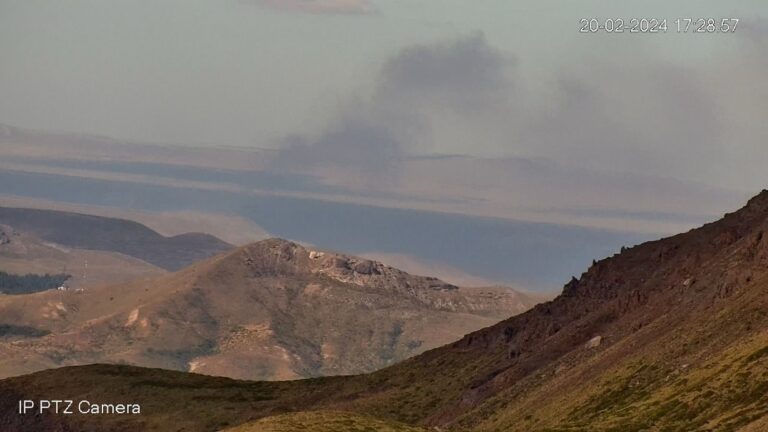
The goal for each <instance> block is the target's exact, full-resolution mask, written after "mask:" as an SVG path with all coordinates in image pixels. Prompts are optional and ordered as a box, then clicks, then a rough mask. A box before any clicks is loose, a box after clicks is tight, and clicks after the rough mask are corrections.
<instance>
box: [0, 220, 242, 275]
mask: <svg viewBox="0 0 768 432" xmlns="http://www.w3.org/2000/svg"><path fill="white" fill-rule="evenodd" d="M0 224H5V225H10V226H11V227H13V228H15V229H17V230H18V231H21V232H24V233H28V234H31V235H34V236H36V237H38V238H40V239H42V240H44V241H46V242H51V243H56V244H58V245H61V246H65V247H68V248H76V249H92V250H99V251H110V252H117V253H121V254H123V255H128V256H131V257H134V258H138V259H140V260H142V261H146V262H148V263H150V264H152V265H155V266H157V267H161V268H163V269H166V270H171V271H174V270H178V269H181V268H182V267H185V266H188V265H190V264H192V263H194V262H196V261H199V260H201V259H205V258H208V257H211V256H213V255H216V254H218V253H220V252H223V251H226V250H229V249H232V245H230V244H228V243H225V242H223V241H221V240H219V239H218V238H216V237H213V236H211V235H208V234H201V233H188V234H181V235H177V236H173V237H164V236H162V235H160V234H158V233H157V232H155V231H153V230H151V229H149V228H147V227H146V226H144V225H142V224H140V223H137V222H133V221H129V220H125V219H115V218H107V217H101V216H92V215H85V214H79V213H70V212H63V211H56V210H40V209H24V208H9V207H0Z"/></svg>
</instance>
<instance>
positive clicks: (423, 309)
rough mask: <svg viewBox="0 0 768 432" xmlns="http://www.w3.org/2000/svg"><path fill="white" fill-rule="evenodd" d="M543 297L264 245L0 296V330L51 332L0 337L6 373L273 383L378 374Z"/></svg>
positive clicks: (293, 247) (269, 242) (0, 370)
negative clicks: (67, 369) (93, 284)
mask: <svg viewBox="0 0 768 432" xmlns="http://www.w3.org/2000/svg"><path fill="white" fill-rule="evenodd" d="M534 301H535V298H533V297H528V296H526V295H524V294H520V293H517V292H515V291H512V290H510V289H506V288H498V287H491V288H459V287H456V286H453V285H450V284H447V283H445V282H442V281H440V280H438V279H435V278H431V277H422V276H413V275H410V274H407V273H405V272H402V271H400V270H397V269H395V268H392V267H389V266H385V265H383V264H381V263H378V262H375V261H370V260H366V259H362V258H356V257H351V256H346V255H342V254H337V253H331V252H322V251H317V250H310V249H307V248H304V247H302V246H299V245H297V244H295V243H291V242H287V241H284V240H278V239H273V240H265V241H262V242H258V243H254V244H252V245H249V246H246V247H242V248H239V249H236V250H234V251H233V252H230V253H225V254H222V255H219V256H217V257H214V258H211V259H209V260H206V261H203V262H201V263H198V264H196V265H193V266H190V267H188V268H186V269H184V270H182V271H180V272H177V273H174V274H169V275H165V276H160V277H157V278H153V279H146V280H140V281H134V282H129V283H126V284H122V285H116V286H104V287H98V288H92V289H89V290H87V291H85V292H44V293H38V294H33V295H25V296H23V297H10V296H9V297H5V298H3V297H0V317H2V318H0V324H3V323H7V324H13V325H16V326H24V327H25V328H30V329H35V330H36V333H35V334H38V335H39V334H41V333H44V334H45V335H44V336H38V337H17V338H13V339H11V340H9V341H7V342H6V343H3V342H2V341H0V353H2V354H3V356H2V360H0V365H2V368H0V373H2V374H3V375H5V376H9V375H12V374H16V373H18V372H19V371H23V372H31V371H34V370H40V369H43V368H50V367H56V366H63V365H76V364H86V363H94V362H110V363H128V364H135V365H141V366H150V367H162V368H168V369H176V370H183V371H192V372H199V373H204V374H210V375H220V376H228V377H234V378H243V379H267V380H273V379H295V378H303V377H313V376H322V375H339V374H351V373H362V372H370V371H373V370H376V369H380V368H382V367H385V366H388V365H390V364H392V363H395V362H397V361H400V360H403V359H405V358H407V357H411V356H413V355H416V354H419V353H421V352H423V351H425V350H427V349H431V348H434V347H437V346H440V345H443V344H446V343H449V342H453V341H456V340H458V339H459V338H461V337H462V336H463V335H465V334H466V333H469V332H471V331H474V330H477V329H479V328H482V327H485V326H488V325H491V324H493V323H495V322H497V321H498V320H499V319H502V318H505V317H508V316H510V315H513V314H516V313H520V312H523V311H525V310H527V309H528V308H530V307H531V306H533V304H534Z"/></svg>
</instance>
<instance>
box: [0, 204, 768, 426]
mask: <svg viewBox="0 0 768 432" xmlns="http://www.w3.org/2000/svg"><path fill="white" fill-rule="evenodd" d="M766 232H768V191H766V192H763V193H761V194H760V195H759V196H757V197H755V198H753V199H752V200H750V202H749V203H748V204H747V206H746V207H744V208H743V209H741V210H739V211H738V212H735V213H732V214H728V215H726V216H725V217H724V218H723V219H722V220H720V221H718V222H715V223H711V224H708V225H705V226H703V227H702V228H699V229H696V230H692V231H690V232H688V233H685V234H680V235H677V236H674V237H670V238H667V239H664V240H659V241H655V242H649V243H645V244H643V245H640V246H637V247H633V248H630V249H627V250H625V251H623V252H622V253H621V254H619V255H617V256H614V257H612V258H608V259H605V260H602V261H600V262H596V263H595V264H594V265H593V266H592V267H591V268H590V269H589V270H588V271H587V272H586V273H584V274H583V275H582V276H581V277H580V278H579V279H573V280H572V281H571V282H570V283H568V284H567V285H566V286H565V289H564V292H563V294H562V295H560V296H559V297H558V298H556V299H555V300H553V301H551V302H548V303H545V304H541V305H538V306H536V307H535V308H533V309H532V310H530V311H528V312H526V313H523V314H521V315H518V316H515V317H512V318H510V319H508V320H505V321H502V322H500V323H498V324H496V325H494V326H492V327H489V328H485V329H483V330H480V331H477V332H474V333H471V334H469V335H467V336H465V337H464V338H463V339H462V340H461V341H458V342H455V343H452V344H450V345H447V346H444V347H441V348H438V349H435V350H431V351H428V352H426V353H424V354H422V355H420V356H417V357H414V358H411V359H408V360H406V361H403V362H401V363H399V364H397V365H394V366H392V367H389V368H386V369H383V370H381V371H378V372H375V373H372V374H369V375H360V376H353V377H337V378H322V379H313V380H306V381H296V382H280V383H274V382H273V383H268V382H262V383H258V382H239V381H230V380H222V379H217V378H211V377H203V376H199V375H195V374H182V373H178V372H169V371H161V370H151V369H140V368H132V367H127V366H100V365H94V366H85V367H81V368H66V369H58V370H50V371H44V372H40V373H37V374H34V375H28V376H23V377H18V378H13V379H8V380H4V381H2V382H0V395H2V399H0V413H1V414H0V425H5V426H6V427H7V428H8V430H20V429H19V428H20V427H22V426H24V427H26V426H30V427H31V426H34V425H38V426H39V425H44V426H45V427H42V426H41V427H42V429H39V430H46V428H48V429H49V430H54V429H51V428H61V427H73V428H75V427H76V428H77V430H103V429H112V430H126V431H128V430H195V431H197V430H199V431H208V430H211V431H212V430H217V429H220V428H222V427H224V426H227V425H233V426H234V425H238V424H245V423H247V422H248V421H253V420H257V419H262V418H263V419H265V420H264V421H265V422H267V421H272V420H275V419H279V418H280V417H273V416H275V415H280V414H282V413H287V412H296V411H307V410H312V411H318V410H319V411H324V412H338V411H347V412H353V413H357V414H361V415H364V416H367V418H370V417H374V418H378V419H381V420H382V421H387V422H391V421H397V422H402V423H407V424H410V425H422V426H430V427H432V426H438V427H439V428H440V429H442V430H475V431H550V432H551V431H640V430H649V431H657V430H658V431H662V430H663V431H681V432H682V431H686V432H687V431H696V430H702V431H703V430H707V431H711V430H715V431H742V432H749V431H762V430H766V428H767V427H768V313H766V311H768V236H766V235H765V233H766ZM53 393H56V394H57V395H60V396H61V397H67V398H74V399H78V398H90V399H92V400H98V401H111V402H117V401H132V402H134V403H140V404H142V407H143V409H144V411H143V413H142V415H141V416H138V417H128V416H122V417H119V416H69V417H61V416H36V417H31V416H19V415H18V414H16V412H15V409H16V403H17V401H18V399H19V398H21V397H25V398H35V397H42V396H45V395H50V394H53ZM270 418H271V420H270ZM55 430H58V429H55ZM308 430H312V429H308ZM316 430H322V429H321V426H318V427H317V429H316Z"/></svg>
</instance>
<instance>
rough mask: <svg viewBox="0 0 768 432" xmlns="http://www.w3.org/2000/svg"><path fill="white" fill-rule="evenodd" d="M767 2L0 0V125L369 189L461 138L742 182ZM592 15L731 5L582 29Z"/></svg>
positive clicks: (747, 178)
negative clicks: (274, 153)
mask: <svg viewBox="0 0 768 432" xmlns="http://www.w3.org/2000/svg"><path fill="white" fill-rule="evenodd" d="M671 3H674V4H671ZM766 16H768V3H766V2H764V1H760V0H754V1H734V2H722V1H719V0H711V1H702V0H689V1H677V2H667V1H657V0H653V1H644V2H616V1H608V0H606V1H597V0H579V1H565V0H563V1H557V2H555V1H534V0H526V1H514V2H512V1H509V0H477V1H466V0H465V1H459V0H222V1H216V2H212V1H208V0H164V1H146V0H141V1H112V2H104V1H101V0H90V1H87V0H68V1H54V0H48V1H45V0H24V1H11V0H0V62H1V66H2V67H0V95H1V96H0V123H5V124H11V125H15V126H21V127H25V128H31V129H41V130H54V131H68V132H78V133H95V134H103V135H107V136H111V137H116V138H122V139H129V140H137V141H147V142H165V143H176V144H183V145H203V146H222V145H227V146H243V147H254V148H268V149H278V150H279V156H278V157H277V158H276V159H275V161H274V164H275V165H274V167H275V168H276V169H284V170H289V171H290V170H294V171H302V172H313V173H321V174H322V175H325V176H326V177H327V178H328V181H330V182H333V181H343V180H344V179H355V180H354V182H356V183H358V184H362V185H368V186H371V187H373V186H376V187H378V186H380V185H385V186H386V185H390V184H394V183H396V182H397V179H398V178H401V176H403V175H404V174H403V172H404V171H405V170H406V169H411V171H413V170H414V168H412V167H411V168H404V164H403V161H404V160H406V159H408V158H413V157H417V156H418V157H426V156H435V155H462V156H465V157H475V158H485V159H490V160H507V159H509V158H512V160H514V161H518V162H519V161H531V163H533V164H543V166H547V167H551V166H553V164H554V165H555V166H557V167H559V168H558V170H559V171H558V172H559V174H558V175H559V176H560V177H558V178H568V176H569V175H570V176H571V177H572V178H574V179H575V180H576V182H577V183H579V180H578V179H583V178H588V177H589V178H592V177H594V176H595V174H594V173H600V175H603V176H604V177H605V178H606V179H616V178H620V179H622V181H623V182H626V183H627V186H626V188H627V190H629V189H631V188H633V187H634V188H637V187H638V186H636V185H635V183H637V182H634V183H633V181H629V180H627V179H628V178H630V177H632V176H635V177H638V176H640V177H643V178H659V179H666V180H664V181H667V180H668V182H667V183H670V182H674V183H676V184H677V183H680V182H682V183H685V184H690V185H694V186H691V187H692V188H693V189H697V190H717V191H718V193H720V192H722V191H725V192H724V193H730V192H733V193H734V194H738V195H739V197H741V196H743V195H746V194H748V193H752V192H755V191H757V190H759V189H762V187H763V186H764V185H765V184H768V173H766V172H765V170H764V166H765V165H766V163H768V145H766V143H768V122H765V121H764V119H765V117H766V114H768V81H766V80H765V79H764V76H766V72H768V30H766V29H768V25H766V21H765V19H766ZM592 17H595V18H599V19H605V18H609V17H621V18H624V19H625V20H627V21H628V20H629V19H631V18H632V17H638V18H642V17H649V18H651V17H657V18H666V19H668V20H669V25H670V27H674V24H673V22H674V20H675V19H676V18H683V17H691V18H699V17H707V18H708V17H713V18H718V19H720V18H731V17H733V18H739V19H740V20H741V21H740V24H739V25H740V27H739V28H738V29H737V31H736V32H735V33H733V34H716V35H709V34H692V33H689V34H677V33H676V32H675V31H674V30H671V31H670V32H669V33H667V34H653V35H652V34H621V35H607V34H597V35H594V34H580V33H579V32H578V29H579V20H580V19H581V18H592ZM513 165H514V164H513ZM435 166H437V165H436V164H432V165H430V167H432V168H430V167H427V168H426V169H424V171H425V172H427V171H429V170H430V169H432V170H436V168H433V167H435ZM409 167H410V165H409ZM509 169H514V167H511V168H509ZM429 175H430V176H431V175H432V174H429ZM334 176H336V177H337V179H335V180H334ZM590 176H592V177H590ZM601 178H602V177H601ZM339 179H340V180H339ZM421 180H424V179H421ZM454 180H455V179H454ZM418 181H419V179H418V178H415V179H414V180H413V181H412V182H410V183H414V184H415V183H418ZM455 181H458V182H460V181H461V180H460V179H459V180H455ZM501 181H502V180H498V181H497V182H496V183H495V184H493V185H492V186H503V184H501V183H499V182H501ZM563 181H564V182H567V180H563ZM478 182H481V181H480V180H478ZM482 182H491V183H492V182H493V181H492V179H491V180H488V179H482ZM584 184H590V183H589V182H588V181H586V180H584ZM660 184H665V183H664V182H663V181H662V182H661V183H660ZM633 185H635V186H633ZM382 187H383V186H382ZM534 187H535V185H534ZM643 188H646V189H647V186H643ZM662 188H663V186H662ZM643 190H644V191H645V189H643ZM501 193H504V192H503V190H501ZM613 193H614V195H613V197H611V196H608V197H605V198H604V199H607V200H610V199H612V198H616V199H618V198H617V197H618V196H620V195H622V193H623V192H622V190H621V189H619V190H617V191H615V192H613ZM534 195H535V194H534ZM627 195H628V196H630V195H632V194H631V193H629V192H628V193H627ZM553 196H554V195H553ZM702 196H705V197H706V196H708V195H706V194H702ZM528 199H529V200H530V199H532V198H530V197H528ZM533 199H534V200H535V198H533ZM702 199H703V200H704V201H706V200H707V198H702ZM555 200H556V199H555V198H552V200H551V202H543V203H539V206H538V207H541V208H550V207H557V206H558V202H555ZM619 207H622V208H626V207H627V206H626V205H625V204H621V205H619ZM694 207H695V206H694ZM648 210H666V209H660V208H659V209H654V208H651V209H648ZM678 210H679V209H678Z"/></svg>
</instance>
